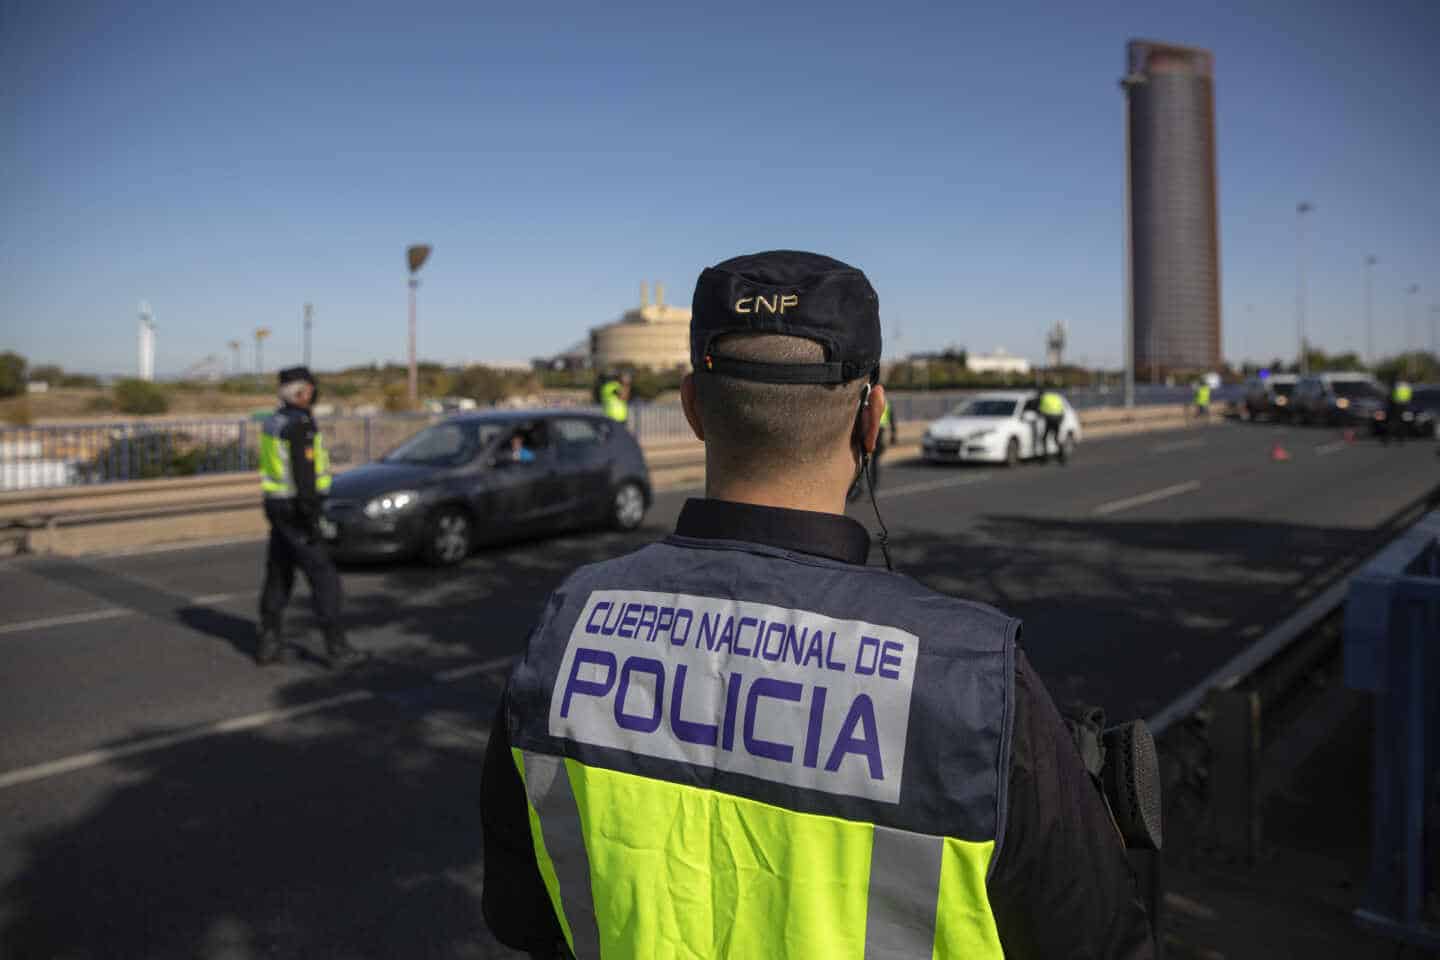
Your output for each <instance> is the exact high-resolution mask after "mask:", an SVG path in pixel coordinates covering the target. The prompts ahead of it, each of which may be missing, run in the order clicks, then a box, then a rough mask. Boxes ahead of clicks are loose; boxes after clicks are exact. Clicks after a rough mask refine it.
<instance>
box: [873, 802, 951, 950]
mask: <svg viewBox="0 0 1440 960" xmlns="http://www.w3.org/2000/svg"><path fill="white" fill-rule="evenodd" d="M944 843H945V841H944V839H943V838H941V837H927V836H925V835H924V834H921V833H909V832H908V831H905V830H892V829H890V828H889V827H882V826H879V825H876V827H875V846H874V848H873V849H872V850H871V853H870V896H869V900H868V901H867V902H866V907H865V956H866V958H867V960H874V958H880V957H885V958H894V960H910V958H912V957H919V958H922V960H929V958H930V957H931V956H933V955H934V953H935V914H936V911H937V909H938V907H939V902H940V857H941V853H942V851H943V850H944Z"/></svg>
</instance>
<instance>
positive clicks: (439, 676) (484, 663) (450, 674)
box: [434, 654, 515, 683]
mask: <svg viewBox="0 0 1440 960" xmlns="http://www.w3.org/2000/svg"><path fill="white" fill-rule="evenodd" d="M514 662H515V654H511V655H509V656H505V657H496V658H495V659H493V660H481V661H480V662H479V663H467V664H466V665H465V666H463V667H451V668H450V669H449V670H441V671H440V672H439V673H436V674H435V675H434V680H435V682H436V683H454V682H455V681H456V680H463V679H465V678H466V677H473V676H474V675H475V674H477V673H489V672H490V671H491V670H495V669H497V668H499V667H503V666H506V665H507V664H511V663H514Z"/></svg>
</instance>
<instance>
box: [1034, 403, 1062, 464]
mask: <svg viewBox="0 0 1440 960" xmlns="http://www.w3.org/2000/svg"><path fill="white" fill-rule="evenodd" d="M1037 408H1038V410H1039V413H1040V416H1041V417H1043V418H1044V419H1045V430H1044V432H1043V433H1042V434H1041V435H1040V449H1039V450H1038V451H1036V452H1037V453H1039V455H1040V458H1041V459H1042V460H1049V459H1050V438H1051V437H1054V438H1055V449H1056V451H1057V452H1058V453H1059V454H1060V462H1061V463H1064V462H1065V459H1066V452H1065V443H1064V440H1063V439H1062V438H1061V436H1060V428H1061V426H1062V425H1063V424H1064V423H1065V401H1064V400H1062V399H1061V398H1060V394H1058V393H1056V392H1055V391H1054V390H1046V391H1044V392H1043V393H1041V394H1040V402H1039V403H1038V404H1037Z"/></svg>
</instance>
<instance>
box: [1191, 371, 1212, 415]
mask: <svg viewBox="0 0 1440 960" xmlns="http://www.w3.org/2000/svg"><path fill="white" fill-rule="evenodd" d="M1195 412H1196V413H1198V414H1199V415H1200V416H1202V417H1203V416H1205V415H1206V414H1208V413H1209V412H1210V384H1208V383H1206V382H1204V381H1203V380H1202V381H1201V382H1200V383H1198V384H1196V385H1195Z"/></svg>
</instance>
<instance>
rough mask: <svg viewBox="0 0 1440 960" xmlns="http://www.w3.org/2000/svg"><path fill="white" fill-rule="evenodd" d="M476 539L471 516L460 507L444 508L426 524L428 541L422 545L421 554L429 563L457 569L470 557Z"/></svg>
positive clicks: (424, 541) (435, 513)
mask: <svg viewBox="0 0 1440 960" xmlns="http://www.w3.org/2000/svg"><path fill="white" fill-rule="evenodd" d="M474 539H475V537H474V524H472V523H471V520H470V514H468V513H466V512H465V511H464V510H462V509H460V508H459V507H441V508H440V509H439V510H437V511H435V512H434V513H433V514H431V515H430V519H429V520H428V521H427V522H426V524H425V539H424V540H423V541H422V543H421V545H420V553H421V555H422V556H423V557H424V558H425V562H426V563H429V564H432V565H434V566H437V567H453V566H454V565H455V564H457V563H460V562H461V561H463V560H464V559H465V558H466V557H468V556H470V546H471V544H472V543H473V542H474Z"/></svg>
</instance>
